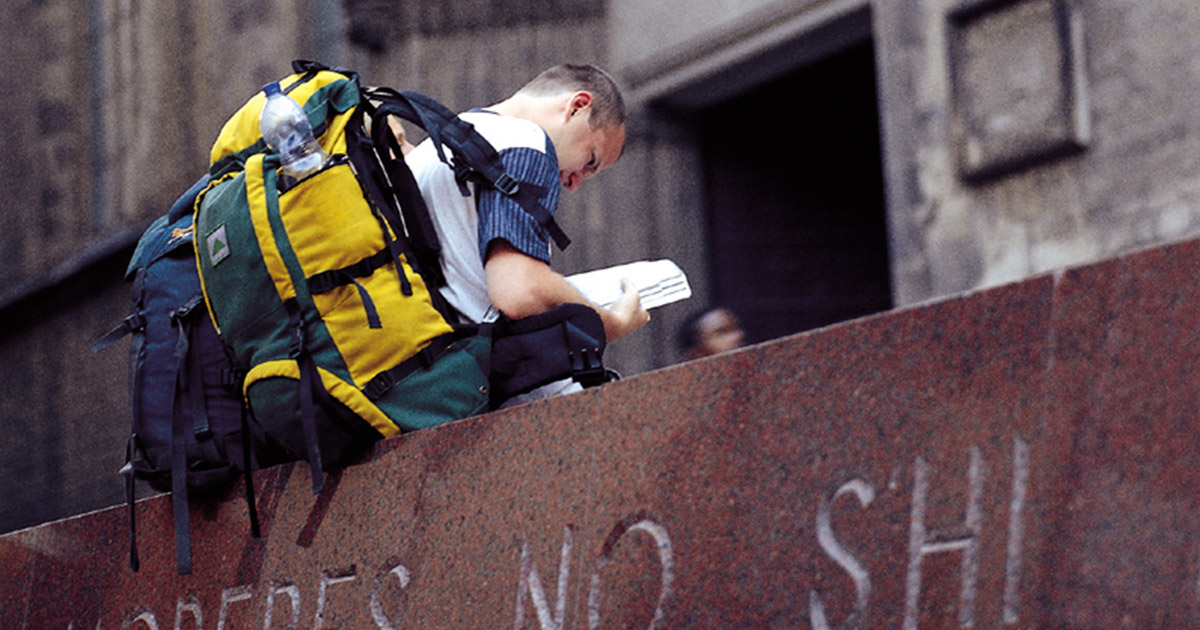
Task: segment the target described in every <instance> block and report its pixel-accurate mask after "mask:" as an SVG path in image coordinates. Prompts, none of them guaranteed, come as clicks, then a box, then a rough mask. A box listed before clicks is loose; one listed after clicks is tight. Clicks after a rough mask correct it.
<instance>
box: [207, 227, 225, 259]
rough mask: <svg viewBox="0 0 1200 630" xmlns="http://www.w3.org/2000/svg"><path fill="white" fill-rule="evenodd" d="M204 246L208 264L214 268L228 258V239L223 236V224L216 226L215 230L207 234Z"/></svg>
mask: <svg viewBox="0 0 1200 630" xmlns="http://www.w3.org/2000/svg"><path fill="white" fill-rule="evenodd" d="M204 242H205V245H206V246H207V248H208V262H209V264H211V265H213V266H216V264H217V263H219V262H221V261H222V260H225V259H226V258H227V257H228V256H229V239H228V238H226V236H225V224H224V223H222V224H221V225H219V226H217V229H215V230H213V231H212V232H209V234H208V236H207V237H205V239H204Z"/></svg>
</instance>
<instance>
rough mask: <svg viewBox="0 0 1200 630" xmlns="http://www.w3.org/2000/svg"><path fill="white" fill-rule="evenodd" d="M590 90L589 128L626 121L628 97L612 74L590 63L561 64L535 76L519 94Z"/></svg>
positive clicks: (621, 123) (603, 126)
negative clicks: (622, 95) (622, 93)
mask: <svg viewBox="0 0 1200 630" xmlns="http://www.w3.org/2000/svg"><path fill="white" fill-rule="evenodd" d="M568 91H569V92H579V91H587V92H590V93H591V94H592V97H593V99H594V100H593V101H592V113H591V116H590V117H589V118H588V127H590V128H591V129H596V128H605V129H608V128H612V127H616V126H618V125H624V124H625V99H624V98H622V97H621V89H620V88H619V87H618V86H617V82H616V81H614V80H613V78H612V77H611V76H609V74H608V73H607V72H605V71H603V70H601V69H600V68H597V67H596V66H593V65H591V64H570V63H566V64H561V65H557V66H554V67H553V68H550V69H548V70H545V71H543V72H542V73H541V74H539V75H537V76H536V77H534V78H533V80H531V81H530V82H529V83H526V84H525V86H524V87H522V88H521V89H520V90H517V93H518V94H529V95H532V96H553V95H555V94H560V93H562V92H568Z"/></svg>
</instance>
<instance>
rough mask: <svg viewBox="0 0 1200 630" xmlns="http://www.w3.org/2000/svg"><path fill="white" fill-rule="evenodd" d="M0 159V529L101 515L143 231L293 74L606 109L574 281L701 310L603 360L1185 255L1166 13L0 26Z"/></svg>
mask: <svg viewBox="0 0 1200 630" xmlns="http://www.w3.org/2000/svg"><path fill="white" fill-rule="evenodd" d="M10 5H11V6H8V7H7V8H6V19H5V20H3V21H0V33H2V34H3V38H2V39H0V41H2V42H3V43H2V44H0V64H2V67H3V68H4V70H6V72H5V76H8V77H10V90H9V93H8V95H7V98H6V99H4V100H3V101H0V111H3V113H4V114H5V117H4V118H5V120H7V121H8V124H7V125H6V127H5V128H6V133H7V134H8V138H7V139H8V141H7V142H6V143H5V144H6V147H8V150H7V151H6V152H5V153H4V154H3V155H2V156H0V167H2V170H0V190H2V191H3V193H4V194H3V198H4V199H6V200H7V201H6V202H5V203H6V204H7V206H8V207H7V208H6V209H5V211H4V212H3V213H0V224H2V225H3V227H4V229H3V230H2V231H0V259H2V262H3V264H2V265H0V321H4V322H6V326H5V327H4V329H3V332H2V333H0V356H2V357H3V360H2V361H0V373H2V375H3V378H0V422H2V425H0V426H3V428H2V429H0V488H3V491H2V494H3V496H4V501H3V502H2V503H0V530H10V529H14V528H19V527H24V526H27V525H32V524H35V523H38V522H42V521H45V520H48V519H52V518H57V517H62V516H67V515H70V514H74V513H77V512H79V511H82V510H87V509H91V508H97V507H102V506H106V505H110V504H112V503H115V502H117V501H119V500H120V498H121V490H120V483H119V481H118V478H117V476H116V475H115V470H116V469H117V468H118V467H119V465H120V463H121V461H122V457H123V455H122V454H123V450H124V449H123V439H124V436H125V434H126V432H127V420H126V417H127V410H128V403H127V400H126V397H127V393H126V376H125V371H126V363H127V361H126V357H125V356H124V355H123V354H122V351H121V348H123V346H118V347H116V348H114V349H111V350H109V351H107V352H105V353H102V354H100V355H95V356H93V355H91V354H90V353H89V352H88V351H87V345H88V343H90V341H91V340H92V339H93V338H94V337H95V336H97V335H98V334H100V333H101V332H103V331H104V330H106V329H107V328H108V327H109V326H110V325H112V324H113V323H115V322H116V321H117V320H119V319H120V317H121V316H123V313H124V311H125V309H126V308H127V301H128V287H127V286H126V285H125V284H124V283H122V282H121V281H120V280H119V278H120V275H121V273H122V271H123V268H124V265H125V263H126V261H127V260H128V256H129V253H130V251H131V249H132V245H133V243H134V242H135V240H136V237H137V235H138V234H139V233H140V231H141V229H142V228H143V227H144V226H145V225H147V224H148V223H149V221H151V220H152V219H153V218H154V217H156V216H157V215H158V214H161V213H162V212H163V211H164V210H165V209H166V208H167V207H168V206H169V204H170V203H171V201H172V200H173V199H174V198H175V196H176V195H177V194H178V193H179V192H180V191H182V190H184V189H185V188H186V187H187V186H188V185H189V184H190V183H191V182H192V181H193V180H194V179H195V177H196V176H197V173H198V172H199V171H200V170H202V169H203V168H204V165H205V163H206V157H207V152H208V145H209V142H211V139H212V138H213V137H214V136H215V134H216V132H217V130H218V129H219V127H220V124H221V122H222V120H223V119H224V117H225V116H227V115H228V113H230V112H232V111H233V109H234V108H235V107H236V106H237V105H238V104H239V103H240V102H241V101H243V100H244V99H245V98H246V97H248V96H249V95H250V94H252V93H253V92H254V90H255V89H257V88H258V86H260V85H261V84H263V83H265V82H266V81H268V80H271V79H273V78H275V77H276V76H277V75H279V74H280V73H281V72H282V71H284V70H285V69H286V68H287V63H288V62H289V61H290V60H291V59H292V58H296V57H314V58H319V59H323V60H329V61H330V62H333V63H336V64H342V65H346V66H350V67H354V68H356V69H358V70H359V71H360V72H361V73H362V74H363V76H364V77H365V79H366V80H367V81H369V82H372V83H380V84H387V85H394V86H398V87H405V88H409V89H415V90H418V91H422V92H425V93H428V94H431V95H433V96H435V97H437V98H438V99H440V100H442V101H443V102H445V103H446V104H447V105H448V106H450V107H451V108H453V109H464V108H467V107H471V106H475V105H486V104H489V103H491V102H494V101H496V100H498V99H500V98H502V97H504V96H505V95H507V94H508V93H509V92H511V91H512V90H514V89H516V88H517V87H519V85H520V84H521V83H522V82H523V81H524V80H525V79H526V78H528V77H529V76H531V75H532V74H533V73H534V72H536V71H537V70H540V69H541V68H543V67H545V66H548V65H551V64H553V63H557V62H560V61H589V62H595V63H599V64H601V65H603V66H605V67H607V68H608V69H610V70H611V71H612V72H613V73H614V75H615V76H616V77H617V78H618V80H619V81H621V82H622V83H623V84H624V86H625V88H626V94H627V98H628V101H629V103H630V105H631V107H632V111H633V117H632V120H631V124H630V133H629V141H628V145H627V148H626V151H625V154H624V156H623V157H622V159H621V161H620V162H618V163H617V165H615V166H614V167H613V168H612V169H610V170H609V171H607V172H606V173H605V174H604V175H603V176H602V177H599V178H597V179H596V180H594V182H589V183H588V185H587V186H584V187H583V189H581V190H580V191H579V192H577V193H575V194H569V195H566V196H564V200H565V201H564V205H563V207H562V211H561V223H562V224H563V226H564V228H565V229H566V230H567V231H568V233H570V234H572V236H573V238H574V240H575V245H574V246H573V247H572V248H571V249H570V250H568V251H567V252H565V253H563V254H561V255H556V256H557V258H556V261H555V265H556V267H557V268H559V269H560V270H563V271H566V272H572V271H581V270H585V269H590V268H594V267H599V266H606V265H609V264H615V263H619V262H627V261H631V260H637V259H642V258H662V257H665V258H671V259H673V260H676V261H677V262H679V264H680V265H681V266H682V267H683V268H684V269H685V271H687V272H688V275H689V278H690V280H691V282H692V286H693V289H694V291H695V297H694V298H693V299H692V300H691V301H690V302H689V303H686V304H683V305H673V306H670V307H665V308H664V309H661V310H660V311H656V312H655V313H654V321H652V322H651V324H650V325H649V327H648V328H647V329H646V330H643V331H641V332H639V333H638V337H635V338H633V339H631V340H630V341H628V342H626V343H624V344H616V345H614V346H613V348H612V349H611V350H610V354H609V359H610V363H612V364H613V365H614V366H615V367H617V368H618V369H619V370H621V371H622V372H624V373H626V374H636V373H638V372H643V371H646V370H650V369H655V368H659V367H663V366H666V365H669V364H670V363H672V362H674V361H677V360H678V359H679V358H680V357H679V353H678V351H677V350H676V349H675V348H674V342H673V336H674V332H675V326H676V325H677V324H678V323H679V321H680V320H681V319H682V318H683V316H684V315H685V314H686V312H687V311H688V310H690V309H691V308H692V307H699V306H701V305H704V304H709V303H722V304H727V305H730V306H732V307H734V309H735V310H737V311H738V313H739V315H741V316H742V319H743V322H744V324H745V326H746V328H747V330H748V332H749V333H750V338H751V340H752V341H758V340H763V339H767V338H770V337H774V336H779V335H783V334H790V333H794V332H799V331H802V330H807V329H811V328H815V327H819V326H824V325H828V324H832V323H836V322H838V321H842V320H845V319H849V318H852V317H859V316H863V315H869V314H871V313H874V312H879V311H882V310H887V309H891V308H895V307H904V306H908V305H912V304H916V303H919V302H922V301H926V300H930V299H935V298H939V297H942V296H946V295H949V294H954V293H958V292H963V291H970V290H973V289H979V288H982V287H988V286H993V285H997V284H1001V283H1005V282H1009V281H1013V280H1017V279H1021V278H1025V277H1029V276H1031V275H1036V274H1040V273H1044V272H1050V271H1053V270H1055V269H1059V268H1062V267H1064V266H1069V265H1073V264H1079V263H1084V262H1089V261H1094V260H1098V259H1102V258H1105V257H1108V256H1111V255H1114V254H1118V253H1121V252H1125V251H1128V250H1131V249H1135V248H1139V247H1143V246H1148V245H1152V244H1159V243H1164V242H1170V241H1174V240H1179V239H1183V238H1187V237H1189V236H1191V235H1193V234H1194V233H1195V231H1196V228H1197V226H1198V225H1200V197H1198V195H1200V185H1198V184H1197V183H1196V182H1197V181H1198V180H1197V178H1196V176H1195V175H1196V173H1197V167H1198V166H1200V164H1198V161H1200V116H1197V115H1196V114H1195V113H1193V107H1192V105H1193V103H1195V102H1197V101H1198V100H1200V99H1197V98H1196V96H1198V95H1200V62H1197V61H1196V59H1200V54H1198V53H1200V43H1197V40H1196V38H1195V37H1193V36H1192V34H1193V33H1194V32H1196V31H1197V30H1198V29H1200V8H1198V7H1200V5H1196V4H1195V3H1193V2H1191V1H1190V0H1163V1H1162V2H1157V3H1128V2H1120V1H1118V0H1097V1H1094V2H1087V3H1084V2H1078V1H1077V0H922V1H919V2H918V1H916V0H902V1H893V0H887V1H883V0H874V1H872V0H743V1H740V2H728V1H722V0H701V1H694V0H693V1H686V2H685V1H684V0H660V1H658V2H652V3H647V2H642V1H640V0H609V2H607V3H597V2H586V1H584V0H549V1H545V2H523V3H512V2H501V1H500V0H449V1H448V0H417V1H413V2H395V1H392V0H341V1H338V0H317V1H313V2H300V0H262V1H257V2H250V1H248V0H219V1H216V2H209V1H205V2H201V1H199V0H180V1H178V2H173V3H169V4H161V3H159V4H155V3H140V2H136V1H134V0H86V1H84V2H77V1H74V0H37V1H35V0H17V1H15V2H12V3H10Z"/></svg>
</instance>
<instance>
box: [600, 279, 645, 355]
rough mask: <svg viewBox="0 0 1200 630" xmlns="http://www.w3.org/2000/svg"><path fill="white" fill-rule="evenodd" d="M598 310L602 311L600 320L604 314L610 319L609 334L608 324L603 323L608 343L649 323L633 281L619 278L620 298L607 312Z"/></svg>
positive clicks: (606, 322)
mask: <svg viewBox="0 0 1200 630" xmlns="http://www.w3.org/2000/svg"><path fill="white" fill-rule="evenodd" d="M598 310H600V311H603V312H601V313H600V318H601V319H604V312H607V313H609V316H610V318H611V319H612V322H611V327H612V328H613V331H612V333H610V332H609V327H610V322H609V321H607V320H606V321H605V322H604V335H605V336H606V337H607V338H608V339H609V340H610V341H611V340H614V339H620V338H621V337H624V336H626V335H628V334H630V333H632V332H633V331H635V330H637V329H639V328H641V327H642V326H645V325H646V324H647V323H648V322H649V321H650V313H649V312H648V311H647V310H646V309H644V308H642V297H641V296H640V295H638V292H637V287H635V286H633V281H631V280H630V279H629V278H621V297H619V298H617V301H616V302H613V305H612V306H611V307H609V308H608V310H607V311H605V309H598Z"/></svg>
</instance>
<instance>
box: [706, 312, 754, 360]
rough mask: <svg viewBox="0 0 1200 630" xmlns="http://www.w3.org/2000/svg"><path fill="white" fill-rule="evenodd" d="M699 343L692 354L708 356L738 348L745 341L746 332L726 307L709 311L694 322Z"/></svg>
mask: <svg viewBox="0 0 1200 630" xmlns="http://www.w3.org/2000/svg"><path fill="white" fill-rule="evenodd" d="M696 332H697V333H698V335H697V336H698V337H699V340H700V343H699V344H697V346H696V348H695V349H694V351H693V354H694V355H695V356H697V357H702V356H709V355H713V354H718V353H721V352H728V351H730V350H733V349H735V348H740V347H741V346H742V344H743V343H745V342H746V333H745V332H743V331H742V327H741V325H739V324H738V320H737V317H736V316H734V314H733V313H731V312H729V311H728V310H726V309H723V308H722V309H717V310H714V311H711V312H709V313H707V314H705V315H704V317H701V318H700V321H699V322H697V323H696Z"/></svg>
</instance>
